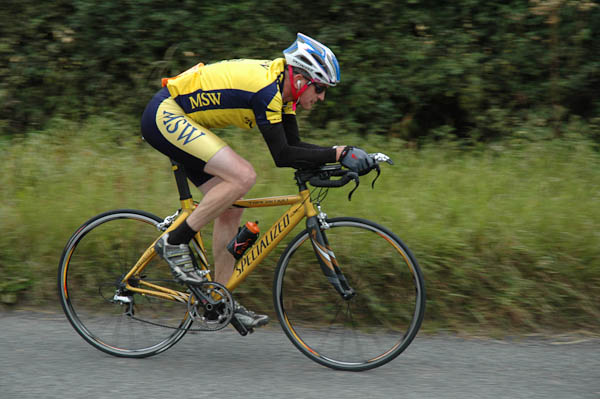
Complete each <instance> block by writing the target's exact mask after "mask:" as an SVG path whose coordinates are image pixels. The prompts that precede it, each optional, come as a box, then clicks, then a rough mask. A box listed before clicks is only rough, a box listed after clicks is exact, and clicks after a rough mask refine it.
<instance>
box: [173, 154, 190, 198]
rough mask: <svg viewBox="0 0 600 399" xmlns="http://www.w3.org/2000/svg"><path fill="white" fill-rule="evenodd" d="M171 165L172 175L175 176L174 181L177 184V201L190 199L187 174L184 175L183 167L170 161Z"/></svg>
mask: <svg viewBox="0 0 600 399" xmlns="http://www.w3.org/2000/svg"><path fill="white" fill-rule="evenodd" d="M171 165H173V174H175V181H176V182H177V191H179V199H180V200H181V201H184V200H188V199H191V198H192V193H191V192H190V185H189V184H188V181H187V174H186V173H185V167H184V166H183V165H182V164H180V163H179V162H176V161H174V160H172V159H171Z"/></svg>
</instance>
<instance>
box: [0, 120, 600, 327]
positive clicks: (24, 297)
mask: <svg viewBox="0 0 600 399" xmlns="http://www.w3.org/2000/svg"><path fill="white" fill-rule="evenodd" d="M135 126H136V125H135V122H134V121H131V122H130V123H117V122H114V121H111V120H109V119H106V118H103V119H96V120H92V121H89V122H88V123H86V124H85V125H83V126H80V125H76V124H72V123H69V122H66V121H60V120H57V121H55V123H54V124H53V125H52V126H50V127H49V128H48V129H47V130H45V131H43V132H40V133H35V134H29V135H27V136H25V137H21V138H18V139H15V140H13V141H11V142H10V143H5V144H3V145H2V146H0V155H1V157H0V165H2V172H3V173H2V175H1V176H0V200H1V201H0V221H1V224H2V227H3V232H4V234H3V236H2V240H0V302H3V303H5V304H15V303H16V304H25V303H29V304H35V305H46V304H48V303H53V302H54V301H55V279H56V267H57V264H58V260H59V257H60V254H61V251H62V248H63V246H64V245H65V243H66V241H67V239H68V238H69V236H70V235H71V234H72V233H73V232H74V231H75V229H76V228H77V227H78V226H79V225H81V223H83V222H84V221H85V220H86V219H88V218H90V217H92V216H94V215H95V214H97V213H99V212H102V211H106V210H109V209H112V208H138V209H144V210H147V211H150V212H153V213H155V214H157V215H159V216H161V217H162V216H166V215H168V214H171V213H173V212H174V211H175V210H176V209H177V208H178V206H179V202H178V197H177V194H176V192H175V184H174V179H173V178H172V176H171V172H170V168H169V163H168V160H167V159H166V158H165V157H164V156H162V155H161V154H159V153H158V152H156V151H154V150H152V149H151V148H150V147H149V146H148V145H147V144H145V143H143V142H142V141H141V139H139V138H137V137H134V136H133V135H132V133H131V131H132V129H135V128H136V127H135ZM223 135H224V137H225V139H226V140H227V141H229V142H230V143H231V144H232V146H233V147H234V149H235V150H236V151H238V152H239V153H240V154H241V155H242V156H244V157H246V158H247V159H249V160H250V161H251V162H252V164H253V165H254V167H255V169H256V170H257V172H258V175H259V178H258V181H257V184H256V185H255V187H254V188H253V189H252V191H251V192H250V193H249V195H248V197H255V196H271V195H281V194H293V193H294V192H295V191H296V188H295V185H294V182H293V178H292V177H293V176H292V171H291V170H290V169H277V168H275V167H274V166H273V161H272V160H271V158H270V155H269V154H268V150H267V147H266V145H265V144H264V142H263V141H262V138H261V136H260V133H259V132H257V131H241V130H236V129H233V130H226V131H224V132H223ZM312 141H313V142H322V144H326V143H328V140H327V139H326V138H319V137H313V140H312ZM344 143H351V144H355V145H359V146H362V147H364V148H365V149H367V150H368V151H376V150H378V151H383V152H386V153H388V154H389V155H390V156H392V158H393V159H394V161H395V165H394V166H387V165H384V166H383V167H382V169H383V173H382V175H381V177H380V178H379V179H378V180H377V182H376V183H375V189H374V190H372V189H371V188H370V183H371V180H372V179H373V178H374V174H371V175H368V176H365V177H363V179H362V181H361V186H360V187H359V189H358V190H357V192H356V193H355V194H354V196H353V198H352V201H351V202H348V200H347V194H348V192H349V191H350V187H345V188H342V189H339V190H331V191H330V192H329V195H328V197H327V199H326V200H325V202H324V203H323V208H324V210H325V211H326V212H327V213H328V214H329V215H330V216H342V215H352V216H359V217H366V218H369V219H372V220H374V221H376V222H379V223H381V224H383V225H385V226H387V227H389V228H390V229H392V230H393V231H394V232H396V234H397V235H399V236H400V237H401V238H402V239H403V241H405V243H406V244H407V245H408V246H409V247H410V248H411V249H412V250H413V252H414V254H415V256H416V257H417V259H418V260H419V262H420V264H421V266H422V268H423V270H424V273H425V278H426V284H427V289H428V303H427V313H426V314H427V316H426V324H425V326H426V327H429V328H430V329H452V330H462V329H486V330H488V331H489V330H490V329H502V330H521V331H536V330H542V329H561V330H564V329H576V328H597V327H599V326H600V322H599V321H598V320H600V305H599V302H598V298H599V297H600V254H599V251H598V248H599V247H600V246H599V245H598V244H600V233H599V232H598V224H599V222H600V206H599V203H598V201H599V199H600V198H599V197H600V189H599V188H598V187H600V175H599V174H598V172H597V171H598V170H599V169H600V157H599V155H598V153H596V152H595V150H594V149H593V147H592V146H591V144H589V143H588V142H586V141H585V140H583V139H581V138H566V139H563V140H561V141H554V142H544V143H529V144H523V143H520V144H519V143H517V144H515V143H506V144H503V145H496V146H494V147H486V148H484V149H476V150H469V151H465V150H461V149H460V148H457V146H455V145H451V144H445V145H429V146H427V147H425V148H424V149H421V150H418V151H417V150H414V149H407V148H406V146H404V145H403V143H402V142H400V141H395V140H387V139H385V138H381V137H373V136H371V137H368V138H366V139H364V138H360V137H354V136H345V137H344V139H343V140H340V142H339V143H335V144H344ZM329 144H332V143H329ZM195 194H196V193H195ZM196 196H197V197H198V199H199V198H200V196H199V194H196ZM282 211H283V209H281V208H272V209H263V210H251V211H248V213H247V214H246V215H245V219H248V220H255V219H257V220H260V221H261V225H262V226H264V227H265V228H266V227H267V226H269V225H270V224H271V223H272V222H273V221H274V220H275V218H276V217H277V216H279V214H281V213H282ZM206 230H207V231H206V233H207V234H206V236H207V241H209V242H210V233H209V231H210V226H208V227H207V229H206ZM276 261H277V256H276V255H275V256H271V257H270V258H269V259H268V260H267V261H266V262H265V264H264V265H263V266H262V267H261V268H259V269H258V271H257V272H256V273H254V274H253V275H252V276H251V277H250V278H249V281H248V282H247V284H244V285H243V286H241V287H240V292H241V293H242V294H243V295H244V296H245V297H247V298H248V302H246V303H249V304H250V305H249V306H254V307H257V308H258V309H257V310H263V309H264V310H266V311H269V310H270V308H271V304H270V303H271V297H270V289H271V281H272V280H271V276H272V270H273V267H274V265H275V263H276ZM384 267H385V266H384V265H382V268H384ZM383 272H385V270H382V273H383Z"/></svg>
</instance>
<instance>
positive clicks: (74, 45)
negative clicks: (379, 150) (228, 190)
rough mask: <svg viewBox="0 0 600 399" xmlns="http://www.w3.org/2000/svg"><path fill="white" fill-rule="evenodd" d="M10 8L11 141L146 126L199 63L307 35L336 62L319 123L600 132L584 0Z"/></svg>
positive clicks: (408, 132) (389, 130)
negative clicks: (106, 117)
mask: <svg viewBox="0 0 600 399" xmlns="http://www.w3.org/2000/svg"><path fill="white" fill-rule="evenodd" d="M4 3H5V4H3V12H2V13H0V100H1V101H2V103H3V104H4V107H5V111H4V112H3V113H2V115H1V116H0V129H1V131H2V133H3V134H14V133H19V132H23V131H24V130H27V129H31V128H33V129H39V128H40V127H42V126H43V125H44V124H45V123H46V122H47V121H48V120H50V119H51V118H52V117H53V116H57V115H58V116H62V117H66V118H69V119H72V120H84V119H85V118H87V117H88V116H89V115H94V114H99V113H105V112H110V115H111V117H112V118H116V119H119V118H120V117H121V116H120V115H140V114H141V112H142V110H143V107H144V106H145V104H146V103H147V101H148V100H149V98H150V97H151V96H152V93H153V92H154V91H156V89H157V88H158V86H159V82H160V78H161V77H164V76H172V75H174V74H177V73H179V72H180V71H182V70H184V69H186V68H188V67H189V66H191V65H193V64H196V63H197V62H199V61H203V62H205V63H209V62H214V61H218V60H221V59H229V58H239V57H249V58H274V57H279V56H281V51H282V50H283V49H284V48H286V47H287V46H289V44H291V43H292V41H293V40H294V39H295V34H296V32H298V31H301V32H303V33H306V34H308V35H311V36H313V37H315V38H317V39H318V40H321V41H322V42H324V43H326V44H327V45H329V46H330V47H331V48H332V50H334V52H335V53H336V54H337V55H338V57H339V60H340V63H341V66H342V83H341V84H340V85H339V87H336V88H335V90H330V91H329V92H328V93H327V96H328V101H327V102H326V103H324V104H323V105H322V106H321V107H318V109H316V110H315V111H314V112H312V113H311V115H310V118H309V121H310V123H311V124H312V125H313V127H321V128H323V127H325V126H326V125H327V124H328V123H335V126H336V128H340V129H343V130H344V131H349V132H361V133H363V134H364V133H379V134H384V135H387V136H391V137H400V138H403V139H406V140H411V141H423V140H425V139H427V140H429V139H439V138H449V137H450V138H451V137H457V138H466V139H469V140H472V141H482V140H491V139H497V138H505V137H512V136H515V135H518V136H526V137H527V138H528V139H530V140H531V139H540V138H541V139H545V138H548V136H550V137H554V136H561V135H563V134H565V133H566V130H565V129H564V128H563V124H564V123H569V122H573V121H578V123H582V124H585V125H586V127H587V128H586V135H588V136H591V137H593V138H596V139H597V138H599V137H600V119H599V117H598V109H599V105H600V103H599V102H598V101H599V100H598V96H597V95H596V93H597V92H598V87H599V86H600V73H599V72H598V71H600V51H598V47H597V43H596V40H595V38H597V37H598V36H599V35H600V7H599V6H598V4H597V3H596V2H592V1H588V0H510V1H504V2H490V1H482V0H456V1H452V2H442V3H439V2H432V1H429V0H408V1H403V2H398V1H390V0H375V1H368V2H367V1H364V0H351V1H348V0H344V1H341V0H327V1H323V0H316V1H313V2H312V3H311V6H310V7H306V5H305V4H302V3H294V4H289V5H286V6H285V7H282V6H281V5H280V4H279V3H275V2H271V3H269V2H266V3H265V2H258V1H256V0H238V1H234V2H224V3H218V4H216V3H206V2H205V3H202V2H200V3H199V2H197V1H192V0H182V1H179V2H178V3H177V4H176V5H175V6H174V7H167V8H165V4H164V2H159V1H157V0H139V1H135V2H133V1H125V2H124V1H113V0H109V1H104V2H101V3H99V2H96V1H91V0H60V1H53V2H43V3H40V2H34V1H32V0H19V1H15V0H7V1H5V2H4ZM242 38H243V39H242Z"/></svg>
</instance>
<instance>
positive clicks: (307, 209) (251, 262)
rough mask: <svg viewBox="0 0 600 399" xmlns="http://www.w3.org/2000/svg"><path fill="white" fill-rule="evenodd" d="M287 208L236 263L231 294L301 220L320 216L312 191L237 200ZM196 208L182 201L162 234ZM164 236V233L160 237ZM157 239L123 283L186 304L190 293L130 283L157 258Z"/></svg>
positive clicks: (202, 253) (229, 285) (201, 245)
mask: <svg viewBox="0 0 600 399" xmlns="http://www.w3.org/2000/svg"><path fill="white" fill-rule="evenodd" d="M285 205H290V207H289V208H288V210H287V211H286V212H285V213H284V214H283V215H282V216H281V217H280V218H279V219H278V220H277V221H276V222H275V223H274V224H273V225H272V226H271V227H270V228H269V230H267V231H266V233H264V234H262V236H261V237H260V238H259V239H258V240H257V241H256V242H255V243H254V245H253V246H252V247H251V248H249V249H248V250H247V251H246V253H245V254H244V256H243V257H242V258H241V259H239V260H238V261H237V262H236V264H235V266H234V270H233V275H232V276H231V278H230V279H229V282H228V283H227V284H226V285H225V287H226V288H227V289H228V290H229V291H233V290H234V289H235V288H236V287H237V286H238V285H240V284H241V283H242V282H243V281H244V280H245V279H246V277H248V275H249V274H250V273H251V272H252V270H254V268H255V267H256V266H258V265H259V264H260V263H261V262H262V260H263V259H264V258H265V257H266V256H267V255H269V253H270V252H271V251H272V250H273V249H275V247H276V246H277V244H279V242H281V240H282V239H283V238H285V237H286V236H287V235H288V234H289V233H290V232H291V231H292V230H293V229H294V228H295V227H296V226H297V225H298V223H300V221H301V220H302V219H304V218H305V217H312V216H316V215H317V211H316V210H315V208H314V205H313V204H312V202H311V200H310V192H309V190H303V191H300V193H299V194H298V195H287V196H276V197H266V198H254V199H244V200H239V201H236V202H235V203H234V204H233V206H236V207H240V208H262V207H273V206H285ZM195 207H196V205H195V203H194V201H193V200H192V199H191V198H189V199H184V200H181V212H180V213H179V215H178V217H177V219H175V221H174V222H173V223H172V224H171V226H169V228H168V229H167V230H166V231H165V232H164V233H163V234H166V233H168V232H169V231H171V230H173V229H175V228H176V227H177V226H178V225H179V224H181V223H182V222H183V221H184V220H185V219H186V218H187V217H188V216H189V215H190V214H191V213H192V211H193V210H194V209H195ZM163 234H161V236H162V235H163ZM158 238H160V236H159V237H157V239H156V240H155V241H154V242H153V243H152V244H151V245H150V246H149V247H148V249H146V251H144V253H143V254H142V256H141V257H140V258H139V260H138V261H137V262H136V264H135V265H134V266H133V267H132V268H131V270H130V271H129V272H128V273H127V275H126V276H125V277H124V278H123V283H125V286H126V288H127V290H129V291H131V292H136V293H138V294H141V295H150V296H155V297H159V298H163V299H166V300H172V301H178V302H187V301H188V299H189V294H187V293H183V292H180V291H175V290H172V289H169V288H166V287H162V286H159V285H156V284H152V283H149V282H146V281H144V280H143V279H139V281H138V283H139V285H140V286H143V287H145V288H140V287H134V286H132V285H130V284H129V280H130V279H131V278H132V277H134V276H138V277H139V276H140V275H141V273H142V271H143V270H144V268H145V267H146V266H147V265H148V263H149V262H150V261H151V260H152V259H153V258H154V257H155V256H156V252H155V251H154V243H155V242H156V241H157V240H158ZM195 239H196V242H197V243H198V245H199V249H200V251H199V252H200V253H199V254H198V255H199V256H200V258H201V259H200V261H201V262H202V263H203V266H204V267H205V268H206V267H208V262H207V259H206V250H205V248H204V243H203V241H202V235H201V233H200V232H198V233H197V234H196V236H195ZM207 278H208V279H209V280H211V277H210V275H207Z"/></svg>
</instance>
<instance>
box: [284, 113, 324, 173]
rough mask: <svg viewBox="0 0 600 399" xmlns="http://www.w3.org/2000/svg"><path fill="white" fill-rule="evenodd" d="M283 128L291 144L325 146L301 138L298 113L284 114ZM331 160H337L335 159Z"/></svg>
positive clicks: (296, 145) (318, 147) (308, 146)
mask: <svg viewBox="0 0 600 399" xmlns="http://www.w3.org/2000/svg"><path fill="white" fill-rule="evenodd" d="M283 129H284V130H285V137H286V139H287V142H288V144H289V145H291V146H295V147H304V148H317V149H322V148H323V147H321V146H318V145H316V144H310V143H305V142H303V141H301V140H300V133H299V132H298V122H297V121H296V115H286V114H284V115H283ZM331 162H335V160H333V161H331Z"/></svg>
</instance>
